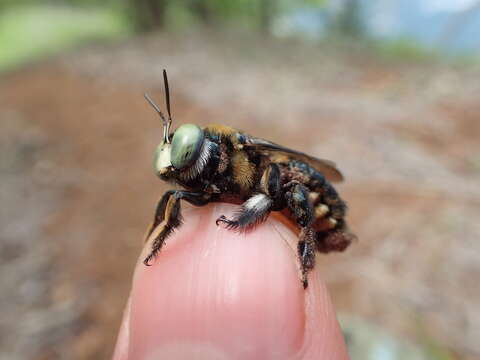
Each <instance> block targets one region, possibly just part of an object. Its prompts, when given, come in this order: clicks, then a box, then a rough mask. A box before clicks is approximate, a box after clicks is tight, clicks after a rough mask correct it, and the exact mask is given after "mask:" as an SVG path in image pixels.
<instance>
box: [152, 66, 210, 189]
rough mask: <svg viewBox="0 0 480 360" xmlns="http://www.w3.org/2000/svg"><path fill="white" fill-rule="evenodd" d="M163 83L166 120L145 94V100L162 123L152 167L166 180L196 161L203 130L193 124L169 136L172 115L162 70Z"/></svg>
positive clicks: (165, 76) (201, 143) (164, 75)
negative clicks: (161, 133) (161, 134)
mask: <svg viewBox="0 0 480 360" xmlns="http://www.w3.org/2000/svg"><path fill="white" fill-rule="evenodd" d="M163 81H164V83H165V99H166V103H167V112H168V120H167V119H166V118H165V116H164V115H163V113H162V112H161V111H160V109H159V108H158V106H157V105H156V104H155V103H154V102H153V101H152V100H151V99H150V97H149V96H148V95H147V94H145V99H146V100H147V101H148V102H149V103H150V105H152V107H153V108H154V109H155V111H156V112H157V113H158V114H159V115H160V118H161V119H162V121H163V141H162V143H160V144H159V145H158V146H157V150H156V151H155V158H154V163H153V166H154V168H155V172H156V173H157V175H158V176H159V177H161V178H162V179H165V180H167V179H169V178H172V177H174V176H175V173H178V172H179V171H182V170H184V169H186V168H188V167H190V166H191V165H192V164H194V163H195V162H196V161H197V159H198V158H199V156H200V152H201V149H202V145H203V143H204V140H205V136H204V134H203V130H202V129H201V128H200V127H199V126H197V125H194V124H185V125H182V126H180V127H179V128H178V129H177V130H175V132H174V133H173V134H170V126H171V125H172V115H171V113H170V92H169V88H168V79H167V72H166V71H165V70H163Z"/></svg>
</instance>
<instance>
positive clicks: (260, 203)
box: [216, 194, 273, 231]
mask: <svg viewBox="0 0 480 360" xmlns="http://www.w3.org/2000/svg"><path fill="white" fill-rule="evenodd" d="M272 204H273V200H272V199H271V198H270V197H269V196H268V195H265V194H256V195H253V196H252V197H251V198H249V199H248V200H247V201H245V202H244V203H243V204H242V207H241V210H240V211H239V212H238V213H237V214H236V215H235V216H234V217H233V219H227V218H226V217H225V216H224V215H222V216H220V217H219V218H218V219H217V221H216V224H217V225H219V224H220V223H223V224H225V225H226V227H227V229H233V230H239V231H243V230H247V229H249V228H251V227H253V226H255V225H258V224H259V223H261V222H263V221H264V220H265V219H266V218H267V216H268V214H269V213H270V210H271V208H272Z"/></svg>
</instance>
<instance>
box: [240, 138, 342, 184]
mask: <svg viewBox="0 0 480 360" xmlns="http://www.w3.org/2000/svg"><path fill="white" fill-rule="evenodd" d="M244 147H245V148H247V149H248V148H250V149H256V150H259V151H264V152H267V153H271V154H274V153H275V154H278V153H283V154H285V155H287V156H289V157H290V158H292V159H294V160H300V161H303V162H305V163H307V164H309V165H310V166H312V167H313V168H315V169H316V170H318V171H319V172H320V173H322V174H323V175H324V176H325V177H326V178H327V180H329V181H331V182H340V181H343V175H342V173H341V172H340V170H338V169H337V166H336V165H335V163H334V162H333V161H330V160H325V159H318V158H316V157H313V156H310V155H307V154H305V153H302V152H300V151H296V150H292V149H289V148H287V147H284V146H281V145H278V144H275V143H272V142H270V141H267V140H264V139H260V138H255V137H247V141H246V143H245V144H244Z"/></svg>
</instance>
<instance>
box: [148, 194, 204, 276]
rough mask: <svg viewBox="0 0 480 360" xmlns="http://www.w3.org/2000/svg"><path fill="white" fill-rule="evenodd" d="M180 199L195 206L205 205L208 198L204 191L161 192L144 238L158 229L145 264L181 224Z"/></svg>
mask: <svg viewBox="0 0 480 360" xmlns="http://www.w3.org/2000/svg"><path fill="white" fill-rule="evenodd" d="M182 199H183V200H186V201H188V202H189V203H191V204H193V205H196V206H202V205H205V204H207V203H208V202H209V200H210V199H209V197H208V195H206V194H205V193H195V192H190V191H179V190H169V191H167V192H166V193H165V194H163V196H162V198H161V199H160V201H159V202H158V205H157V209H156V211H155V217H154V220H153V223H152V225H151V226H150V228H149V230H148V231H147V236H146V240H147V239H148V238H150V236H151V235H152V234H153V233H154V231H155V230H156V229H158V233H157V234H156V235H155V239H154V240H153V243H152V250H151V251H150V254H149V255H148V256H147V257H146V258H145V260H144V261H143V263H144V264H145V265H147V266H148V265H150V260H152V259H153V258H154V257H155V256H156V255H157V254H158V252H159V251H160V249H161V248H162V246H163V244H164V243H165V239H166V238H167V237H168V236H169V235H170V234H171V233H172V232H173V230H175V228H177V227H179V226H180V225H181V224H182V215H181V209H180V200H182Z"/></svg>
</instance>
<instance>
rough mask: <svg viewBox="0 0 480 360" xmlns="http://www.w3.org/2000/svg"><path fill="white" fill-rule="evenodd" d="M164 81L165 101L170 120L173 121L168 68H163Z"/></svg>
mask: <svg viewBox="0 0 480 360" xmlns="http://www.w3.org/2000/svg"><path fill="white" fill-rule="evenodd" d="M163 83H164V85H165V101H166V103H167V113H168V121H170V122H172V113H171V111H170V89H169V87H168V77H167V70H165V69H163Z"/></svg>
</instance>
